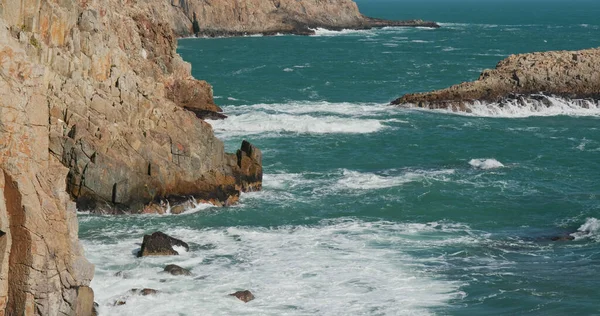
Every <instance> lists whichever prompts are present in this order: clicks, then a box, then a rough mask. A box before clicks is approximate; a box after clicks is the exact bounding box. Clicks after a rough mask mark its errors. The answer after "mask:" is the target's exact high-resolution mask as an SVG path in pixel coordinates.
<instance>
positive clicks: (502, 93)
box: [392, 48, 600, 111]
mask: <svg viewBox="0 0 600 316" xmlns="http://www.w3.org/2000/svg"><path fill="white" fill-rule="evenodd" d="M599 60H600V49H598V48H595V49H586V50H580V51H551V52H541V53H530V54H520V55H512V56H509V57H508V58H506V59H504V60H502V61H500V62H499V63H498V65H497V66H496V68H495V69H491V70H490V69H488V70H484V71H483V72H482V73H481V75H480V76H479V79H477V80H476V81H473V82H464V83H461V84H458V85H454V86H452V87H449V88H446V89H442V90H437V91H432V92H425V93H415V94H407V95H404V96H403V97H401V98H398V99H396V100H394V101H392V104H393V105H402V106H407V107H420V108H428V109H450V110H453V111H468V110H469V109H468V106H469V105H470V104H473V103H474V102H487V103H500V104H503V103H507V102H512V101H515V100H517V101H518V102H520V103H521V104H525V103H526V102H527V101H528V100H537V101H541V102H542V103H545V104H547V105H548V104H549V102H548V99H547V97H548V96H554V97H561V98H563V99H566V100H569V101H571V100H583V101H590V102H597V101H598V100H600V63H599V62H598V61H599ZM579 103H581V106H586V104H587V103H588V102H579Z"/></svg>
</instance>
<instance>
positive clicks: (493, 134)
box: [78, 0, 600, 315]
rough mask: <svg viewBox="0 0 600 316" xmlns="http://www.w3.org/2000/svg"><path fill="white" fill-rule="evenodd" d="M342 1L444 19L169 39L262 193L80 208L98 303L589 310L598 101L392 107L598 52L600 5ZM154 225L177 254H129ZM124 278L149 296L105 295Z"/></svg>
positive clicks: (243, 310) (268, 308) (250, 308)
mask: <svg viewBox="0 0 600 316" xmlns="http://www.w3.org/2000/svg"><path fill="white" fill-rule="evenodd" d="M358 5H359V7H360V9H361V11H362V12H363V13H364V14H365V15H368V16H374V17H380V18H387V19H416V18H420V19H424V20H434V21H438V22H439V23H440V25H441V28H439V29H428V28H398V27H385V28H382V29H372V30H343V31H337V32H336V31H328V30H324V29H317V30H316V35H314V36H293V35H278V36H270V37H261V36H258V37H254V36H250V37H237V38H190V39H181V40H179V42H178V51H179V53H180V54H181V56H182V57H183V58H184V59H185V60H186V61H188V62H190V63H191V64H192V67H193V69H192V70H193V75H194V76H195V77H196V78H198V79H204V80H207V81H208V82H210V83H211V84H212V85H213V87H214V95H215V101H216V103H217V104H219V105H220V106H221V107H222V108H223V110H224V113H225V114H226V115H227V116H228V118H227V119H225V120H221V121H209V123H210V124H211V125H212V126H213V128H214V130H215V134H216V135H217V136H218V137H219V138H220V139H221V140H223V142H224V143H225V147H226V149H227V150H228V151H230V152H232V151H235V150H236V149H237V148H239V146H240V144H241V142H242V140H248V141H250V142H251V143H252V144H254V145H256V146H258V147H259V148H260V149H261V150H262V153H263V164H264V182H263V190H262V191H261V192H253V193H245V194H243V195H242V196H241V200H240V203H239V204H238V205H235V206H232V207H226V208H219V207H212V206H210V205H197V206H196V207H195V208H194V209H192V210H190V211H189V212H188V213H184V214H181V215H170V214H167V215H131V216H101V215H93V214H85V213H80V214H79V215H78V216H79V225H80V226H79V229H80V231H79V236H80V238H81V240H82V244H83V246H84V249H85V255H86V257H87V258H89V260H90V261H91V262H92V263H94V264H95V266H96V274H95V277H94V279H93V281H92V284H91V286H92V287H93V289H94V291H95V293H96V301H97V302H98V304H99V311H100V314H101V315H599V314H600V286H599V281H600V108H599V107H598V106H594V105H591V106H588V107H586V108H583V107H580V106H577V105H576V104H574V103H573V102H569V101H568V100H561V99H557V98H553V99H552V102H551V105H550V106H547V107H546V106H543V107H540V106H536V105H535V104H529V105H527V106H510V105H508V106H503V107H500V106H498V105H494V104H477V105H474V106H472V108H471V113H453V112H448V111H445V110H420V109H414V108H399V107H394V106H390V105H389V102H390V101H391V100H393V99H395V98H397V97H400V96H402V95H403V94H405V93H413V92H423V91H429V90H432V89H441V88H445V87H448V86H450V85H453V84H458V83H460V82H463V81H470V80H475V79H477V77H478V76H479V74H480V73H481V72H482V71H483V70H484V69H488V68H494V67H495V65H496V64H497V63H498V62H499V61H500V60H502V59H504V58H505V57H507V56H509V55H511V54H517V53H527V52H534V51H548V50H578V49H584V48H591V47H599V46H600V19H599V18H598V17H599V16H600V1H597V0H569V1H567V0H564V1H562V0H561V1H559V0H519V1H516V0H487V1H480V0H444V1H442V0H418V1H417V0H406V1H400V0H359V1H358ZM154 231H163V232H165V233H167V234H169V235H171V236H173V237H176V238H180V239H182V240H184V241H186V242H188V243H189V244H190V249H189V251H183V250H182V251H181V254H180V255H179V256H170V257H145V258H137V257H136V256H135V253H136V252H137V250H138V249H139V248H140V244H141V241H142V237H143V235H144V234H149V233H152V232H154ZM553 238H554V239H556V238H560V239H572V240H552V239H553ZM180 250H181V249H180ZM167 264H177V265H180V266H182V267H184V268H187V269H190V270H191V272H192V273H193V275H192V276H171V275H168V274H166V273H163V272H162V270H163V268H164V266H165V265H167ZM118 272H120V273H118ZM132 288H153V289H156V290H158V291H160V292H159V293H158V294H156V295H149V296H135V297H130V298H128V299H127V302H126V304H125V305H121V306H114V302H115V301H116V300H118V299H119V298H121V297H122V296H123V295H126V293H127V292H128V291H129V290H130V289H132ZM238 290H250V291H251V292H252V293H253V294H254V296H255V297H256V298H255V299H254V300H253V301H251V302H248V303H243V302H242V301H239V300H237V299H236V298H235V297H232V296H229V295H228V294H230V293H232V292H235V291H238Z"/></svg>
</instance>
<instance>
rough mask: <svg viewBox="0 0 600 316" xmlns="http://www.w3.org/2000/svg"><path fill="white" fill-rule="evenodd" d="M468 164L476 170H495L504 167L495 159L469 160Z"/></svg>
mask: <svg viewBox="0 0 600 316" xmlns="http://www.w3.org/2000/svg"><path fill="white" fill-rule="evenodd" d="M469 164H470V165H471V166H472V167H474V168H477V169H484V170H487V169H496V168H502V167H504V165H503V164H502V163H501V162H500V161H498V160H496V159H493V158H492V159H471V160H470V161H469Z"/></svg>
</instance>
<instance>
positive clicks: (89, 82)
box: [2, 0, 262, 212]
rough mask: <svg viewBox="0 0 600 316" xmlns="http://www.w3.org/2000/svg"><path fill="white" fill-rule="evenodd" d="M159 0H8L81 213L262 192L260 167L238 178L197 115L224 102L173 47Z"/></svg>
mask: <svg viewBox="0 0 600 316" xmlns="http://www.w3.org/2000/svg"><path fill="white" fill-rule="evenodd" d="M29 2H32V3H29ZM157 3H158V2H150V3H148V2H142V1H140V2H137V1H117V0H98V1H74V0H70V1H66V0H65V1H61V2H59V3H58V4H57V3H54V2H49V1H48V2H47V1H37V2H36V1H26V0H23V1H21V2H19V1H16V2H11V3H8V1H5V2H4V3H3V6H2V13H3V17H4V18H5V19H6V20H7V22H8V24H9V25H10V30H11V33H12V37H13V38H14V40H15V41H18V42H19V43H20V46H21V47H22V49H23V50H24V51H25V52H26V54H27V58H28V59H29V60H31V61H32V63H33V64H35V65H42V66H43V68H41V70H40V72H41V76H42V78H43V79H42V82H41V84H40V85H42V86H44V88H47V91H46V92H45V95H44V97H43V98H40V100H39V101H40V102H43V103H44V104H45V105H46V107H47V108H46V109H45V112H44V114H40V117H41V118H43V119H44V120H47V122H46V124H47V125H48V126H47V132H48V133H49V143H48V144H47V145H48V146H47V147H48V148H49V150H50V154H51V156H53V157H55V158H56V159H57V160H59V161H61V162H62V164H63V165H65V166H67V167H68V168H69V174H68V177H67V190H68V192H69V193H70V194H71V195H72V196H73V198H74V199H75V200H76V201H77V204H78V205H77V206H78V208H79V209H82V210H87V209H89V210H96V211H98V210H103V211H106V212H119V211H140V210H142V209H143V208H144V205H145V204H147V203H148V202H152V201H155V202H158V201H160V200H162V199H170V200H171V201H173V202H181V200H184V199H187V198H188V197H189V196H194V197H195V198H197V199H201V200H209V201H211V202H214V203H217V204H221V203H224V204H228V203H232V202H234V201H235V200H236V199H237V197H238V195H239V192H240V190H242V191H244V190H256V189H260V181H261V176H262V170H261V169H260V168H258V167H257V168H254V169H252V171H253V172H255V173H254V174H244V173H243V171H242V166H241V162H238V160H239V159H238V157H237V156H236V155H235V154H226V153H225V152H224V146H223V143H222V142H221V141H219V140H218V139H216V138H215V137H214V135H213V132H212V128H211V126H210V125H209V124H207V123H205V122H204V121H203V120H201V119H199V117H200V118H202V117H203V116H205V115H209V116H210V115H211V113H212V114H216V113H217V112H219V111H220V109H219V108H218V107H217V106H216V105H215V104H214V102H213V98H212V88H211V87H210V85H208V84H207V83H206V82H203V81H197V80H195V79H193V78H192V77H191V75H190V65H189V64H187V63H185V62H183V60H181V58H180V57H179V56H178V55H177V54H176V52H175V49H176V41H175V36H174V35H173V32H172V30H171V26H170V23H171V22H170V21H169V20H164V19H163V18H164V17H165V16H164V15H163V14H159V13H157V12H156V10H157V8H156V5H157ZM36 6H37V7H36ZM184 107H185V108H187V109H190V110H194V111H189V110H185V109H184ZM40 136H41V135H40ZM255 151H258V149H255ZM259 156H260V155H258V156H257V157H259ZM254 163H255V164H256V165H258V166H259V165H260V161H254ZM248 172H249V171H248ZM182 197H185V198H182ZM151 210H152V209H151Z"/></svg>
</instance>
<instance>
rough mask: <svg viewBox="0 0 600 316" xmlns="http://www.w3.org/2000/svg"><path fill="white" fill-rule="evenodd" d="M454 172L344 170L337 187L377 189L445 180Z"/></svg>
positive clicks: (449, 170) (450, 170)
mask: <svg viewBox="0 0 600 316" xmlns="http://www.w3.org/2000/svg"><path fill="white" fill-rule="evenodd" d="M453 173H454V170H453V169H446V170H434V171H425V170H412V171H406V172H403V173H401V174H400V175H395V176H390V175H379V174H375V173H369V172H364V173H363V172H358V171H352V170H343V173H342V178H341V179H339V180H338V181H337V183H336V186H335V187H337V188H342V189H344V188H346V189H355V190H375V189H383V188H390V187H396V186H401V185H403V184H405V183H409V182H415V181H429V180H445V176H446V175H450V174H453ZM335 187H334V188H335Z"/></svg>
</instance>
